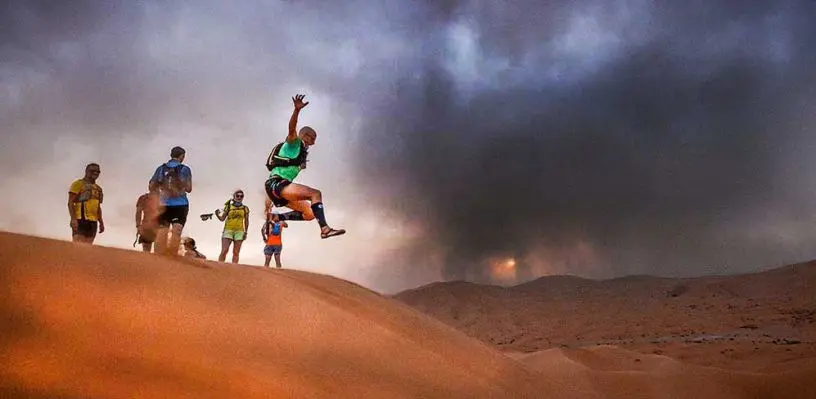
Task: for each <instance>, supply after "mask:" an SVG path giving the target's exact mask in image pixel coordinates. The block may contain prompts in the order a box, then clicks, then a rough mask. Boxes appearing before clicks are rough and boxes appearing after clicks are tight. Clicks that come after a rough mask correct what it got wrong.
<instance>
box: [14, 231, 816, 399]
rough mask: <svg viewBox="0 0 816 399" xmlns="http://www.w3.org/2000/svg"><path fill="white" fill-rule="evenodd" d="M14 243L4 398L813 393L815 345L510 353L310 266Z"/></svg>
mask: <svg viewBox="0 0 816 399" xmlns="http://www.w3.org/2000/svg"><path fill="white" fill-rule="evenodd" d="M0 254H2V257H1V258H0V300H1V301H0V326H2V327H0V360H2V364H3V367H2V368H0V397H2V398H18V397H19V398H121V397H128V398H131V397H156V398H168V397H172V398H182V397H191V398H209V397H212V398H256V397H257V398H324V397H325V398H352V397H353V398H592V399H594V398H598V399H600V398H665V397H671V398H694V399H702V398H753V397H757V398H759V397H774V398H794V397H797V398H798V397H807V396H802V395H810V394H813V388H812V387H813V382H812V381H814V378H813V377H814V373H813V370H816V362H813V363H805V362H804V361H802V360H799V362H798V363H797V364H796V365H795V367H794V366H793V364H789V366H791V367H789V368H788V369H785V370H781V371H779V370H777V371H765V372H748V371H740V372H737V371H727V370H723V369H717V368H711V367H702V366H699V365H691V364H687V363H684V362H681V361H678V360H676V359H672V358H670V357H668V356H665V355H657V354H647V355H644V354H641V353H638V352H635V351H632V350H628V349H625V348H621V347H617V346H609V345H607V346H595V347H588V348H583V349H566V348H553V349H548V350H543V351H536V352H531V353H518V352H516V353H510V352H508V353H503V352H502V351H499V350H497V348H496V347H495V345H489V344H486V343H483V342H480V341H479V340H477V339H475V338H471V337H468V336H467V335H466V334H464V333H462V332H460V331H458V330H456V329H454V328H452V327H450V326H448V325H447V324H445V323H442V322H440V321H438V320H436V319H434V318H432V317H430V316H428V315H425V314H423V313H421V312H419V311H417V310H415V309H413V308H411V307H410V306H407V305H405V304H403V303H402V302H400V301H398V300H395V299H393V298H389V297H385V296H382V295H379V294H377V293H375V292H373V291H370V290H368V289H366V288H364V287H361V286H359V285H355V284H352V283H349V282H346V281H343V280H339V279H336V278H332V277H329V276H324V275H318V274H312V273H305V272H298V271H295V270H274V269H271V270H269V269H262V268H259V267H253V266H243V265H232V264H219V263H215V262H204V261H197V260H192V259H182V258H166V257H159V256H155V255H148V254H143V253H140V252H137V251H126V250H120V249H113V248H102V247H88V246H76V245H74V244H71V243H68V242H61V241H54V240H48V239H41V238H33V237H26V236H20V235H14V234H6V233H0ZM439 287H454V289H455V290H459V291H461V292H456V293H454V295H453V297H452V298H449V299H448V300H453V299H456V298H458V297H459V296H460V295H461V296H462V297H467V295H468V294H473V293H474V292H479V294H478V295H475V296H474V295H471V297H470V299H472V300H474V301H477V302H478V301H479V300H483V299H484V298H486V297H485V296H484V292H481V291H480V290H485V292H493V295H504V289H501V288H498V289H497V287H478V286H473V285H470V284H453V285H446V284H443V285H439ZM444 303H445V301H444V300H441V301H439V304H444ZM488 304H489V303H483V305H485V306H486V305H488ZM576 306H579V305H576ZM477 309H478V306H477ZM469 317H474V316H473V314H471V315H469ZM477 319H478V317H477ZM544 322H545V323H546V320H545V321H544ZM808 390H809V391H808ZM813 397H816V395H814V396H813Z"/></svg>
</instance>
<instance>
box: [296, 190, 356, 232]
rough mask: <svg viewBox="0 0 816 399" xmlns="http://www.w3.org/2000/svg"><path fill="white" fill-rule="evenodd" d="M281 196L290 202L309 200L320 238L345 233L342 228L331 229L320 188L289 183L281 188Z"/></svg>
mask: <svg viewBox="0 0 816 399" xmlns="http://www.w3.org/2000/svg"><path fill="white" fill-rule="evenodd" d="M281 196H282V197H283V198H284V199H286V200H288V201H290V202H295V201H304V200H307V201H309V202H311V205H310V207H309V208H311V210H312V213H313V214H314V218H315V219H317V223H318V225H320V236H321V237H322V238H328V237H334V236H339V235H342V234H345V233H346V231H345V230H343V229H333V228H331V227H329V224H328V222H326V215H325V213H324V210H323V194H322V193H321V192H320V190H318V189H315V188H311V187H309V186H304V185H302V184H297V183H291V184H289V185H287V186H286V187H284V188H283V190H281ZM295 206H297V205H295ZM304 219H305V216H304Z"/></svg>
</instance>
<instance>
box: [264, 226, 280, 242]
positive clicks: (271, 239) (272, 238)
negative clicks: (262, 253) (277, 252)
mask: <svg viewBox="0 0 816 399" xmlns="http://www.w3.org/2000/svg"><path fill="white" fill-rule="evenodd" d="M278 224H279V225H280V222H278ZM273 225H274V223H271V222H269V223H268V224H267V225H266V226H265V227H266V231H265V233H266V245H283V240H282V238H283V226H279V227H280V234H278V235H274V234H272V226H273Z"/></svg>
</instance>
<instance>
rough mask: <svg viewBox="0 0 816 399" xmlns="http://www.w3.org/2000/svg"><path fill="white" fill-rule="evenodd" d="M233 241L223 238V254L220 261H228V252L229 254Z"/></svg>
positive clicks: (219, 257) (219, 258)
mask: <svg viewBox="0 0 816 399" xmlns="http://www.w3.org/2000/svg"><path fill="white" fill-rule="evenodd" d="M231 243H232V240H230V239H229V238H225V237H221V253H220V254H219V255H218V261H219V262H224V261H226V260H227V252H229V247H230V244H231Z"/></svg>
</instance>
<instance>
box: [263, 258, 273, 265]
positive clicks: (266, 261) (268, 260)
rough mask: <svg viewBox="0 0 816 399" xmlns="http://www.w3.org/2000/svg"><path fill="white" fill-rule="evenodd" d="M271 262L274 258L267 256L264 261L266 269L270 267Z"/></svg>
mask: <svg viewBox="0 0 816 399" xmlns="http://www.w3.org/2000/svg"><path fill="white" fill-rule="evenodd" d="M271 261H272V257H271V256H269V255H266V260H265V261H264V267H269V262H271Z"/></svg>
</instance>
